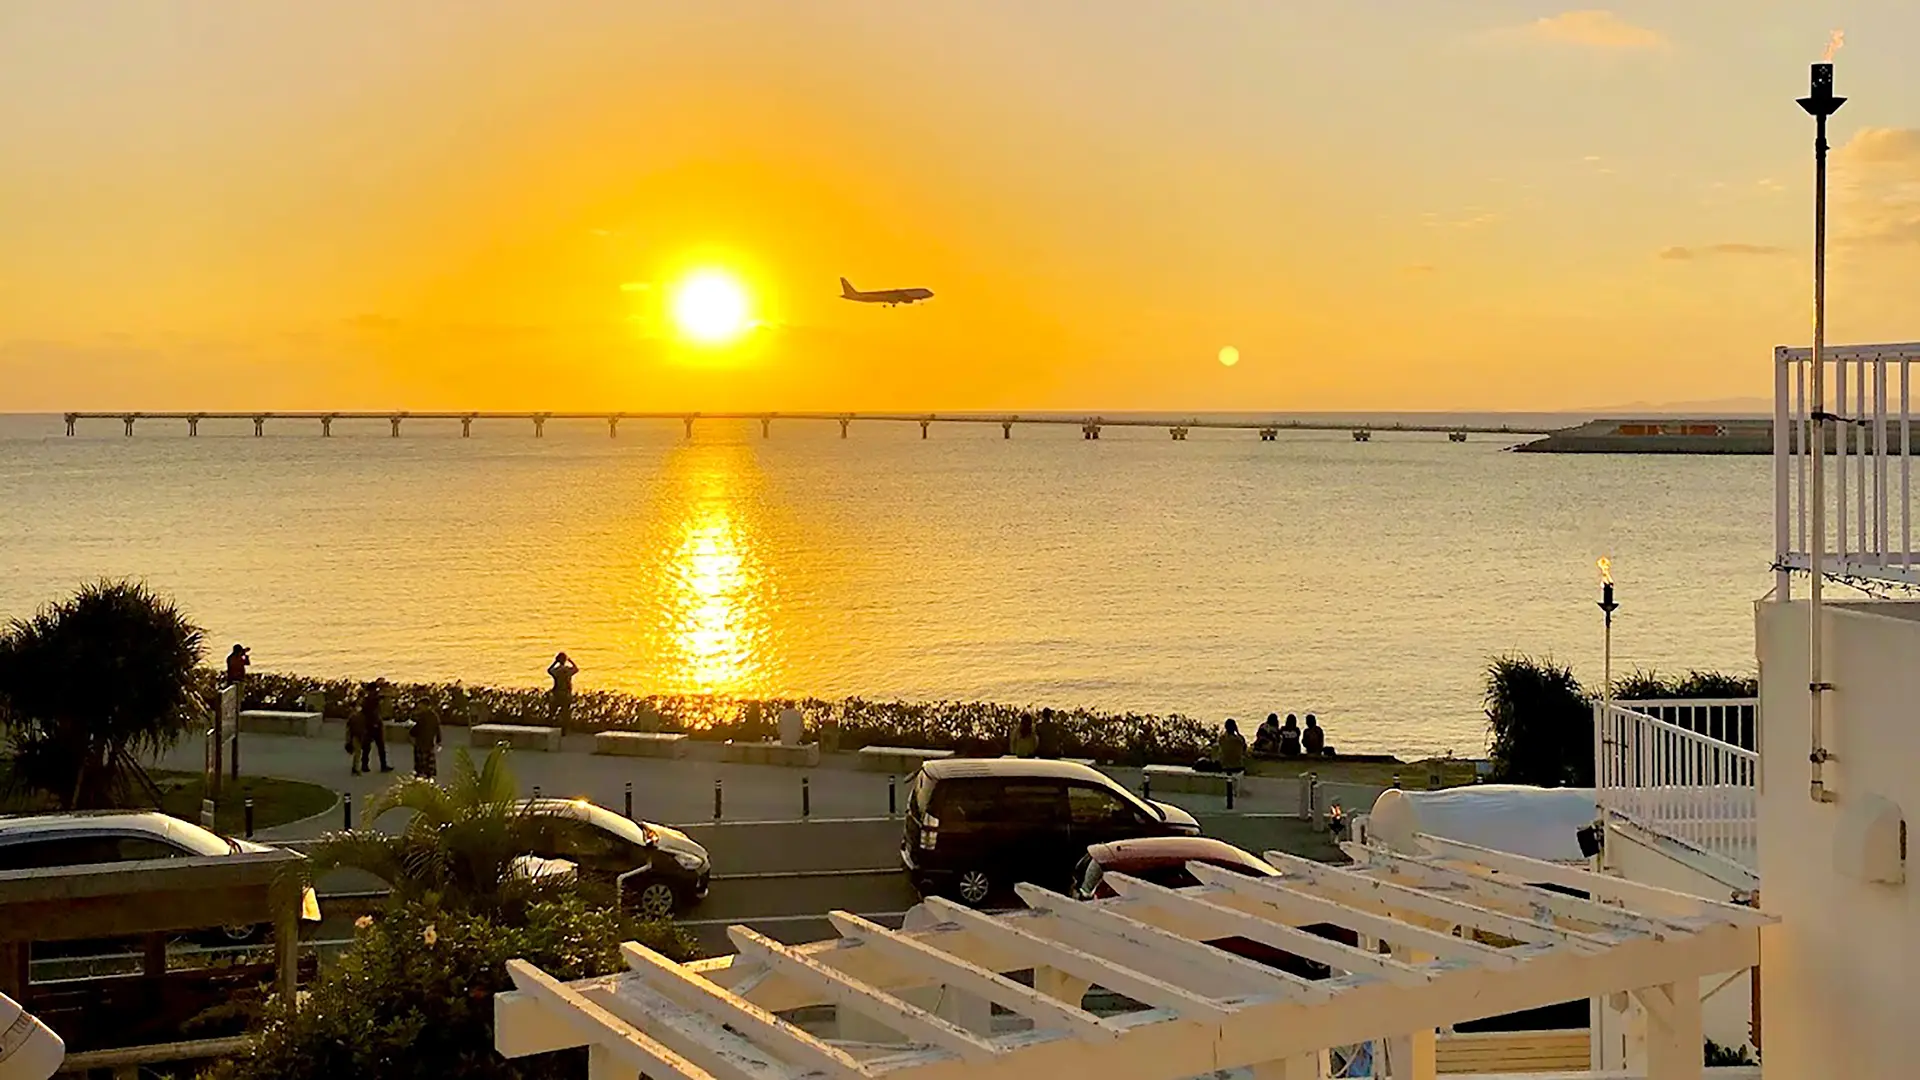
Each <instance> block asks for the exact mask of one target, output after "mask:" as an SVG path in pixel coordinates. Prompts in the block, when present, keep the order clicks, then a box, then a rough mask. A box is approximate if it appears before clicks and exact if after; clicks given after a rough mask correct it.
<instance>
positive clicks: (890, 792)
mask: <svg viewBox="0 0 1920 1080" xmlns="http://www.w3.org/2000/svg"><path fill="white" fill-rule="evenodd" d="M897 779H899V778H898V777H895V776H888V777H887V816H888V817H892V816H893V815H895V814H897V813H899V812H900V804H899V802H898V796H897V795H896V794H895V791H894V786H893V785H894V781H896V780H897Z"/></svg>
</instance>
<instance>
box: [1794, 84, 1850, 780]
mask: <svg viewBox="0 0 1920 1080" xmlns="http://www.w3.org/2000/svg"><path fill="white" fill-rule="evenodd" d="M1846 100H1847V99H1846V98H1841V97H1834V96H1833V65H1832V64H1815V65H1813V71H1812V78H1811V85H1810V87H1809V89H1808V93H1807V96H1806V97H1803V98H1801V99H1800V107H1801V108H1802V109H1805V110H1806V111H1807V113H1808V115H1810V116H1812V117H1813V122H1814V139H1813V387H1812V393H1813V408H1812V410H1811V411H1812V414H1813V415H1812V419H1813V440H1812V441H1813V446H1812V454H1813V485H1812V491H1811V492H1810V493H1809V498H1810V499H1811V500H1812V502H1813V523H1812V532H1813V537H1812V540H1813V543H1812V545H1811V548H1812V550H1811V551H1810V552H1809V553H1808V554H1809V556H1810V564H1809V567H1808V569H1809V570H1810V571H1811V577H1812V579H1813V580H1812V583H1811V585H1810V586H1809V587H1808V590H1807V691H1808V696H1809V700H1810V705H1809V712H1808V718H1807V719H1808V729H1809V731H1808V734H1809V735H1810V737H1811V742H1812V749H1811V752H1810V753H1809V754H1808V760H1809V761H1810V763H1811V765H1812V770H1811V779H1810V784H1809V794H1810V795H1811V796H1812V797H1813V800H1814V801H1815V802H1832V801H1833V792H1831V791H1828V790H1827V784H1826V777H1825V768H1824V766H1825V765H1826V763H1827V760H1828V759H1829V758H1830V757H1831V756H1832V755H1831V754H1829V753H1828V752H1827V747H1826V737H1825V732H1824V730H1823V725H1824V721H1825V718H1826V710H1825V704H1826V694H1827V691H1829V690H1831V689H1833V687H1832V686H1831V685H1830V684H1828V683H1827V682H1826V676H1825V672H1826V669H1825V663H1824V656H1823V654H1822V649H1821V644H1822V642H1821V633H1820V629H1821V626H1820V623H1821V619H1820V601H1821V592H1822V589H1821V586H1822V584H1823V581H1824V579H1825V577H1826V562H1827V558H1826V556H1827V501H1826V482H1825V477H1826V472H1827V437H1826V436H1827V422H1828V421H1829V420H1831V419H1834V416H1833V414H1831V413H1829V412H1827V394H1826V370H1827V368H1826V344H1827V117H1829V116H1832V115H1833V114H1834V113H1836V112H1838V111H1839V110H1840V106H1841V105H1843V104H1845V102H1846Z"/></svg>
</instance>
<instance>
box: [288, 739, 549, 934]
mask: <svg viewBox="0 0 1920 1080" xmlns="http://www.w3.org/2000/svg"><path fill="white" fill-rule="evenodd" d="M402 811H404V812H406V813H408V814H410V815H411V816H410V817H409V818H408V819H407V821H406V823H405V824H404V825H403V826H402V827H401V828H400V829H399V831H397V832H384V831H382V830H380V829H377V828H375V827H374V826H375V825H376V823H377V822H379V821H380V820H381V819H382V818H385V817H387V816H388V815H389V814H393V813H396V812H402ZM538 828H539V818H538V817H537V816H536V815H534V814H532V813H530V812H529V811H528V809H527V808H526V807H525V806H524V805H523V804H522V802H521V800H520V797H519V793H518V790H517V786H516V784H515V783H514V778H513V773H512V772H511V771H510V770H509V769H508V768H507V762H506V756H505V755H504V754H502V753H501V752H500V751H499V750H493V751H490V752H489V753H488V754H487V757H486V760H485V761H484V762H482V763H481V764H480V765H478V766H476V765H475V764H474V762H473V757H472V755H471V754H469V753H467V752H466V751H465V750H458V751H455V752H454V758H453V768H452V769H451V770H449V775H448V777H447V780H446V782H445V784H440V783H435V782H434V781H432V780H427V779H424V778H422V777H418V776H409V777H405V778H403V779H401V780H398V781H396V782H395V783H394V784H393V786H391V787H389V788H388V789H387V790H385V791H383V792H381V793H380V794H378V795H376V796H374V797H373V799H372V800H371V801H369V802H368V803H367V807H366V827H365V828H361V829H355V830H349V831H347V832H336V833H330V834H328V835H327V836H325V837H323V838H322V839H321V841H320V843H319V844H318V845H317V846H316V847H315V848H314V849H313V850H312V851H310V852H309V853H308V860H307V864H308V868H309V870H310V872H311V873H313V874H315V875H319V874H323V873H326V872H327V871H329V870H332V869H335V868H337V867H352V868H355V869H359V870H364V871H366V872H367V873H370V874H372V875H374V876H375V877H377V878H379V879H381V880H382V881H385V882H386V883H387V884H388V885H389V886H390V887H391V888H392V889H393V893H394V898H395V899H396V900H406V899H419V900H425V899H428V898H432V900H433V901H434V902H435V903H437V904H438V905H441V906H443V907H447V908H454V909H464V910H472V911H477V912H482V913H499V912H503V911H508V910H511V909H517V908H519V907H522V906H524V905H525V904H526V903H527V902H528V901H529V900H531V899H532V898H534V896H536V895H537V894H538V893H539V891H540V890H539V888H538V887H537V885H535V884H534V883H533V882H532V881H530V880H529V879H528V878H527V877H526V876H525V875H524V874H522V873H520V872H519V866H520V864H519V863H518V861H517V860H518V859H519V857H520V856H522V855H525V854H526V853H527V852H529V851H531V850H532V849H533V848H534V847H535V846H536V842H537V839H538V837H537V831H538Z"/></svg>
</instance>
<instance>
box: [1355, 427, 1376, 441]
mask: <svg viewBox="0 0 1920 1080" xmlns="http://www.w3.org/2000/svg"><path fill="white" fill-rule="evenodd" d="M1372 440H1373V432H1371V431H1369V430H1367V429H1366V428H1355V429H1354V431H1353V441H1354V442H1371V441H1372Z"/></svg>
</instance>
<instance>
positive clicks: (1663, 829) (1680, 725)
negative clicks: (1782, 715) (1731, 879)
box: [1593, 698, 1760, 869]
mask: <svg viewBox="0 0 1920 1080" xmlns="http://www.w3.org/2000/svg"><path fill="white" fill-rule="evenodd" d="M1757 707H1758V703H1757V702H1755V701H1754V700H1753V699H1751V698H1745V699H1725V700H1721V699H1702V700H1675V701H1636V702H1615V703H1613V704H1612V705H1604V704H1595V705H1594V707H1593V721H1594V724H1593V726H1594V801H1595V802H1596V803H1597V804H1598V805H1599V808H1600V810H1601V811H1602V812H1603V813H1612V814H1618V815H1619V816H1621V817H1623V818H1625V819H1627V820H1628V821H1631V822H1633V823H1635V824H1637V825H1640V826H1642V827H1644V828H1647V829H1650V830H1652V831H1654V832H1656V833H1659V834H1661V835H1663V836H1667V837H1670V838H1672V839H1675V840H1678V841H1680V842H1681V843H1684V844H1686V845H1688V846H1690V847H1693V848H1696V849H1698V850H1701V851H1704V852H1707V853H1708V854H1711V855H1717V856H1719V857H1721V858H1724V859H1730V860H1732V861H1734V862H1737V863H1739V864H1741V865H1742V866H1746V867H1748V868H1750V869H1751V868H1754V867H1756V866H1757V855H1758V846H1757V839H1758V809H1759V808H1758V784H1759V780H1760V755H1759V754H1758V753H1757V752H1756V751H1755V750H1754V749H1753V746H1754V743H1753V739H1754V737H1755V735H1756V734H1757V732H1756V731H1755V719H1756V716H1755V713H1756V711H1757ZM1743 744H1744V745H1743Z"/></svg>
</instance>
